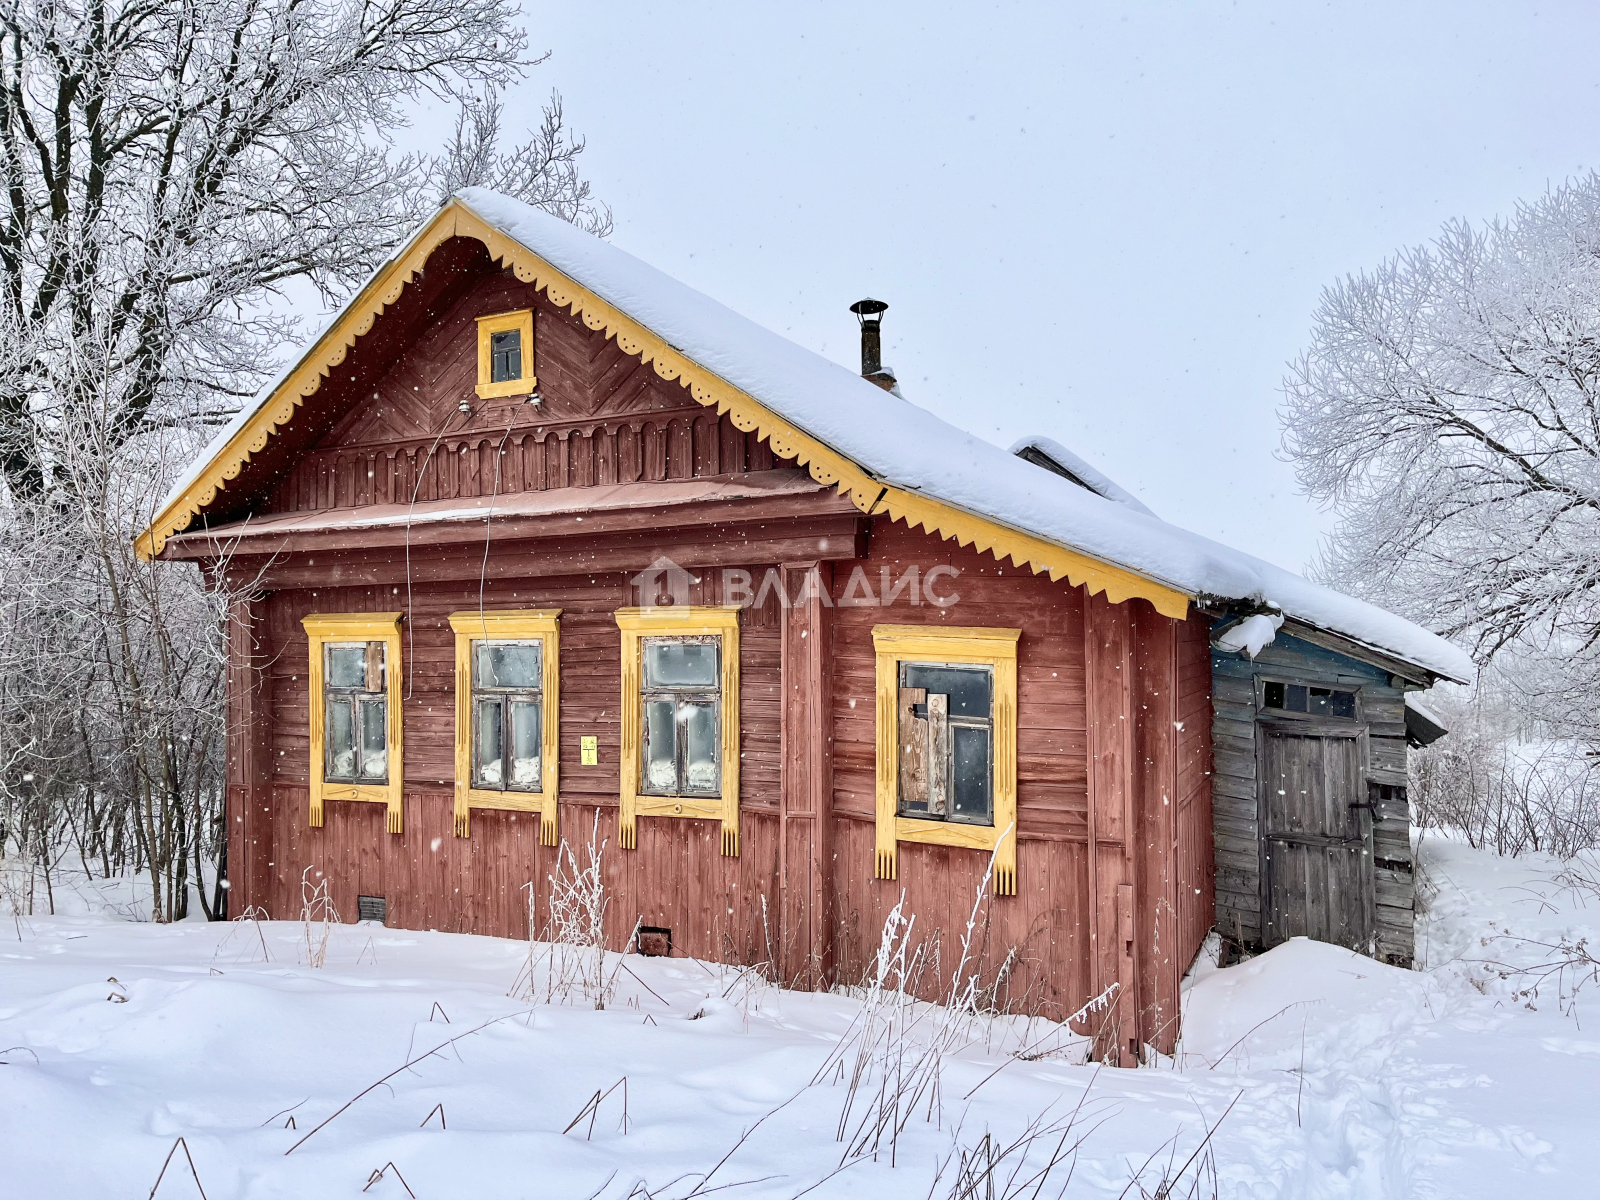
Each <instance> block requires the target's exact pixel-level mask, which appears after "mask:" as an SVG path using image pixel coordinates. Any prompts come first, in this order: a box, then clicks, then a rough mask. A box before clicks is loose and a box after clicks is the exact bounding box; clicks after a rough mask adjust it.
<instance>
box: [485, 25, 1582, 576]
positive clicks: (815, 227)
mask: <svg viewBox="0 0 1600 1200" xmlns="http://www.w3.org/2000/svg"><path fill="white" fill-rule="evenodd" d="M1112 7H1113V6H1110V5H1106V4H1094V5H1080V6H1073V7H1072V8H1068V7H1066V6H1055V5H1044V4H1034V5H985V4H979V3H973V2H970V0H969V2H968V3H965V4H962V5H959V6H955V7H951V8H948V9H942V8H940V7H938V6H935V5H932V4H929V3H916V4H904V5H902V4H896V3H888V2H885V0H874V2H872V3H851V4H839V5H828V6H822V5H813V4H788V5H783V6H779V5H772V4H749V3H742V4H728V5H714V4H705V3H695V4H669V5H646V4H619V3H609V4H605V5H596V4H574V3H572V2H571V0H562V2H561V3H543V2H539V0H528V2H527V4H526V11H527V16H528V25H529V30H530V34H531V36H532V39H533V42H534V45H535V47H537V48H539V49H545V48H548V49H549V50H550V51H551V52H552V55H551V58H550V60H549V61H548V62H547V63H546V64H545V65H544V66H542V67H540V68H539V69H538V70H537V71H535V72H534V73H533V75H532V77H531V78H530V80H529V82H528V83H527V84H526V85H525V86H524V87H523V88H522V89H520V90H519V91H518V92H517V93H516V94H515V96H514V97H513V114H512V115H513V122H514V124H515V123H517V122H518V121H519V120H520V123H521V124H524V125H525V124H527V123H528V122H530V121H533V120H536V117H537V111H536V107H535V106H536V104H537V102H538V101H539V99H540V98H541V97H542V96H543V95H544V94H546V93H548V91H549V90H550V89H551V88H552V87H554V88H558V89H560V91H561V92H562V93H563V95H564V97H565V100H566V111H567V117H568V120H569V122H570V123H571V125H572V126H573V128H575V129H576V130H578V131H579V132H581V133H582V134H584V135H585V136H586V137H587V138H588V142H589V149H588V152H587V153H586V154H585V155H584V159H583V166H584V170H585V172H586V173H587V174H588V176H589V177H590V178H591V179H592V180H593V181H594V185H595V189H596V192H597V194H598V195H599V196H600V197H602V198H603V199H604V200H606V201H607V202H609V203H610V204H611V205H612V206H613V208H614V209H615V211H616V218H617V226H616V233H615V235H614V238H613V241H614V242H615V243H616V244H617V245H619V246H621V247H623V248H624V249H627V250H629V251H631V252H632V253H634V254H637V255H639V256H640V257H641V258H644V259H646V260H647V261H649V262H651V263H653V264H655V265H656V266H657V267H659V268H661V269H662V270H664V271H666V272H668V273H669V274H672V275H674V276H676V277H678V278H679V279H682V280H684V281H685V282H687V283H689V284H691V285H693V286H694V287H697V288H699V289H700V290H702V291H704V292H707V293H709V294H710V295H712V296H714V297H716V298H717V299H719V300H721V301H723V302H724V303H726V304H728V305H730V306H732V307H733V308H735V309H738V310H739V311H741V312H743V313H744V314H746V315H747V316H749V317H751V318H753V319H754V320H756V321H759V322H761V323H762V324H764V325H766V326H768V327H769V328H771V329H774V330H777V331H779V332H781V333H783V334H785V335H787V336H788V337H790V338H793V339H794V340H795V341H797V342H799V343H800V344H802V345H804V346H808V347H810V348H812V349H814V350H817V351H820V352H821V353H823V354H826V355H828V356H829V357H831V358H833V359H835V360H837V361H838V362H840V363H843V364H846V365H848V366H852V367H856V366H859V350H858V348H859V343H858V335H857V332H856V325H855V319H854V317H852V316H851V315H850V313H849V311H848V306H849V304H850V303H851V301H853V300H856V299H859V298H860V297H862V296H865V295H869V294H870V295H872V296H876V297H878V298H880V299H883V300H886V301H888V302H889V305H890V308H889V311H888V313H887V314H886V318H885V323H884V335H885V352H884V358H885V360H886V362H888V363H889V364H890V365H892V366H893V367H894V368H895V369H896V371H897V372H898V374H899V377H900V380H901V385H902V387H903V389H904V391H905V392H906V395H907V396H908V398H909V399H911V400H913V401H915V402H916V403H918V404H921V405H923V406H925V407H927V408H929V409H932V410H933V411H934V412H936V413H938V414H939V415H940V416H942V417H944V418H945V419H946V420H949V421H951V422H953V423H955V424H957V425H960V426H963V427H964V428H966V429H968V430H970V431H971V432H973V433H975V434H977V435H979V436H980V437H984V438H987V439H989V440H991V441H994V442H996V443H999V444H1001V445H1009V444H1010V443H1011V442H1012V441H1013V440H1015V439H1016V438H1017V437H1019V436H1021V435H1023V434H1027V433H1033V432H1045V433H1049V434H1051V435H1053V436H1055V437H1056V438H1058V439H1059V440H1061V441H1063V442H1065V443H1066V444H1067V445H1069V446H1071V447H1072V448H1074V449H1075V450H1076V451H1077V452H1078V453H1080V454H1081V455H1083V456H1084V457H1085V458H1087V459H1089V460H1090V461H1091V462H1093V463H1095V464H1097V465H1098V466H1100V467H1101V468H1102V469H1103V470H1105V471H1106V472H1107V473H1108V474H1109V475H1111V476H1112V478H1114V479H1116V480H1117V481H1118V482H1119V483H1121V484H1123V485H1124V486H1125V487H1127V488H1129V489H1131V490H1132V491H1134V492H1136V493H1137V494H1138V495H1139V496H1140V497H1141V498H1142V499H1143V500H1144V501H1145V502H1146V503H1147V504H1149V505H1150V506H1151V507H1152V508H1153V509H1155V511H1156V512H1157V513H1158V514H1159V515H1161V516H1163V517H1165V518H1167V519H1168V520H1171V521H1175V522H1176V523H1178V524H1180V525H1183V526H1186V527H1188V528H1190V529H1193V530H1196V531H1198V532H1200V533H1204V534H1206V535H1208V536H1210V537H1214V538H1217V539H1219V540H1222V541H1225V542H1228V543H1230V544H1233V545H1236V546H1239V547H1241V548H1243V549H1246V550H1249V551H1251V552H1253V553H1255V554H1258V555H1261V556H1262V557H1265V558H1268V559H1271V560H1273V561H1275V562H1277V563H1280V564H1281V565H1283V566H1285V567H1289V568H1291V569H1296V570H1299V569H1302V568H1304V567H1305V565H1306V564H1307V562H1308V561H1309V560H1310V559H1311V557H1312V556H1313V555H1314V553H1315V550H1316V545H1317V539H1318V536H1319V531H1320V530H1321V529H1323V528H1325V527H1326V526H1327V525H1328V523H1329V520H1330V518H1329V516H1328V515H1327V514H1324V513H1320V512H1318V511H1317V510H1316V509H1315V508H1314V507H1313V506H1312V505H1310V504H1309V503H1308V502H1307V501H1306V500H1305V499H1304V498H1303V497H1302V496H1300V495H1299V493H1298V490H1297V488H1296V484H1295V479H1294V474H1293V471H1292V469H1291V468H1290V466H1289V465H1287V464H1286V463H1284V462H1283V461H1281V460H1280V458H1279V457H1278V454H1277V451H1278V445H1279V426H1278V418H1277V407H1278V404H1279V402H1280V390H1279V389H1280V384H1281V380H1282V377H1283V373H1284V363H1285V361H1286V360H1288V359H1289V358H1291V357H1293V356H1294V355H1295V353H1296V352H1297V350H1298V349H1299V348H1300V347H1301V346H1302V344H1303V343H1304V341H1305V339H1306V334H1307V330H1308V329H1309V326H1310V320H1311V314H1312V311H1313V309H1314V307H1315V305H1316V302H1317V296H1318V293H1319V290H1320V289H1321V288H1322V286H1323V285H1324V284H1325V283H1326V282H1327V281H1329V280H1331V279H1333V278H1335V277H1337V276H1338V275H1340V274H1343V273H1346V272H1354V271H1358V270H1360V269H1362V268H1364V267H1368V266H1370V265H1372V264H1374V263H1376V262H1378V261H1380V260H1381V259H1382V258H1384V257H1386V256H1388V255H1389V254H1391V253H1393V252H1394V250H1396V249H1397V248H1399V247H1401V246H1403V245H1407V244H1415V243H1418V242H1422V241H1426V240H1427V239H1429V238H1431V237H1432V236H1433V235H1434V234H1435V232H1436V231H1437V229H1438V228H1439V226H1440V224H1441V223H1442V222H1444V221H1445V220H1447V219H1449V218H1452V217H1458V216H1459V217H1467V218H1470V219H1473V220H1483V219H1487V218H1490V217H1492V216H1494V215H1495V214H1497V213H1505V212H1507V211H1509V209H1510V208H1511V206H1512V204H1513V202H1514V201H1515V200H1516V199H1517V198H1518V197H1525V196H1532V195H1535V194H1537V193H1539V192H1542V191H1543V190H1544V189H1545V188H1546V187H1547V186H1548V185H1550V184H1552V183H1559V182H1560V181H1561V180H1563V179H1565V178H1567V177H1569V176H1571V175H1572V174H1574V173H1576V172H1578V171H1580V170H1586V169H1589V168H1592V167H1594V166H1596V165H1597V164H1600V153H1597V150H1600V141H1597V138H1600V54H1597V53H1596V51H1597V49H1600V4H1596V3H1593V2H1592V0H1590V2H1586V3H1581V4H1571V5H1564V4H1539V5H1519V4H1511V3H1493V4H1482V5H1472V4H1463V3H1456V2H1452V3H1448V4H1444V3H1441V4H1436V5H1420V4H1418V5H1400V4H1394V3H1388V4H1380V5H1373V6H1370V7H1361V6H1358V5H1356V4H1351V3H1343V2H1341V3H1339V4H1330V5H1318V6H1312V5H1296V6H1286V5H1281V4H1273V5H1249V4H1239V5H1232V6H1227V5H1220V4H1219V5H1184V6H1177V5H1169V6H1156V5H1140V6H1137V7H1133V6H1129V7H1128V8H1127V9H1126V11H1125V13H1124V14H1122V15H1119V14H1118V13H1116V12H1113V11H1111V10H1112ZM1290 10H1292V11H1290ZM518 105H521V106H524V107H523V109H522V112H521V114H520V115H519V114H518V113H517V112H516V108H517V106H518ZM518 132H520V130H519V131H518Z"/></svg>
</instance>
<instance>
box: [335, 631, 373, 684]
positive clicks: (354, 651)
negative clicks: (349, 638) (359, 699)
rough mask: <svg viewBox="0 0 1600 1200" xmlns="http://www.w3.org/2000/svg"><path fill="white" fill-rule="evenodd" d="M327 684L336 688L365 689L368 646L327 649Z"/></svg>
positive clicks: (363, 643) (363, 644) (362, 644)
mask: <svg viewBox="0 0 1600 1200" xmlns="http://www.w3.org/2000/svg"><path fill="white" fill-rule="evenodd" d="M327 651H328V656H327V664H328V665H327V683H328V686H329V687H335V688H364V687H366V686H367V644H366V643H365V642H362V643H361V644H360V645H356V646H329V647H328V648H327Z"/></svg>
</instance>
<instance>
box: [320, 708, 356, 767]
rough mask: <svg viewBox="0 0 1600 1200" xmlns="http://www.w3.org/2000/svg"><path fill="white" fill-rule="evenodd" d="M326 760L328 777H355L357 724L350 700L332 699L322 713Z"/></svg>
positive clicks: (324, 763)
mask: <svg viewBox="0 0 1600 1200" xmlns="http://www.w3.org/2000/svg"><path fill="white" fill-rule="evenodd" d="M322 742H323V747H324V762H323V768H322V772H323V775H324V776H326V777H327V778H328V779H354V778H355V774H356V739H355V724H354V722H353V721H352V720H351V716H350V701H348V700H334V699H330V700H329V701H328V702H327V705H326V707H324V709H323V713H322Z"/></svg>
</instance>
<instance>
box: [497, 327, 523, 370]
mask: <svg viewBox="0 0 1600 1200" xmlns="http://www.w3.org/2000/svg"><path fill="white" fill-rule="evenodd" d="M521 378H522V330H520V329H507V330H503V331H502V332H500V333H491V334H490V335H489V382H491V383H506V382H508V381H509V380H513V379H521Z"/></svg>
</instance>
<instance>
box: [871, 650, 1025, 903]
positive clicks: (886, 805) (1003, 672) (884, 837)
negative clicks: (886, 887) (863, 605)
mask: <svg viewBox="0 0 1600 1200" xmlns="http://www.w3.org/2000/svg"><path fill="white" fill-rule="evenodd" d="M1021 636H1022V630H1020V629H986V628H980V627H976V626H954V625H953V626H940V625H875V626H873V629H872V647H873V652H874V654H875V656H876V659H877V705H876V707H877V713H876V720H877V758H878V762H877V836H876V838H875V850H876V854H875V856H874V857H875V861H874V866H873V875H874V876H875V877H876V878H878V879H896V878H898V877H899V844H900V843H901V842H918V843H921V844H924V845H932V846H964V847H967V848H969V849H972V850H985V851H988V852H990V853H992V854H993V855H994V892H995V895H997V896H1014V895H1016V894H1017V639H1018V638H1020V637H1021ZM902 662H935V663H962V664H973V665H977V666H987V667H990V668H991V669H992V670H993V671H994V768H993V769H994V793H993V794H994V824H993V825H967V824H963V823H960V822H956V821H925V820H918V819H917V818H915V817H903V816H901V815H900V723H899V716H898V712H899V708H898V703H897V700H898V692H899V687H900V664H901V663H902Z"/></svg>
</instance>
